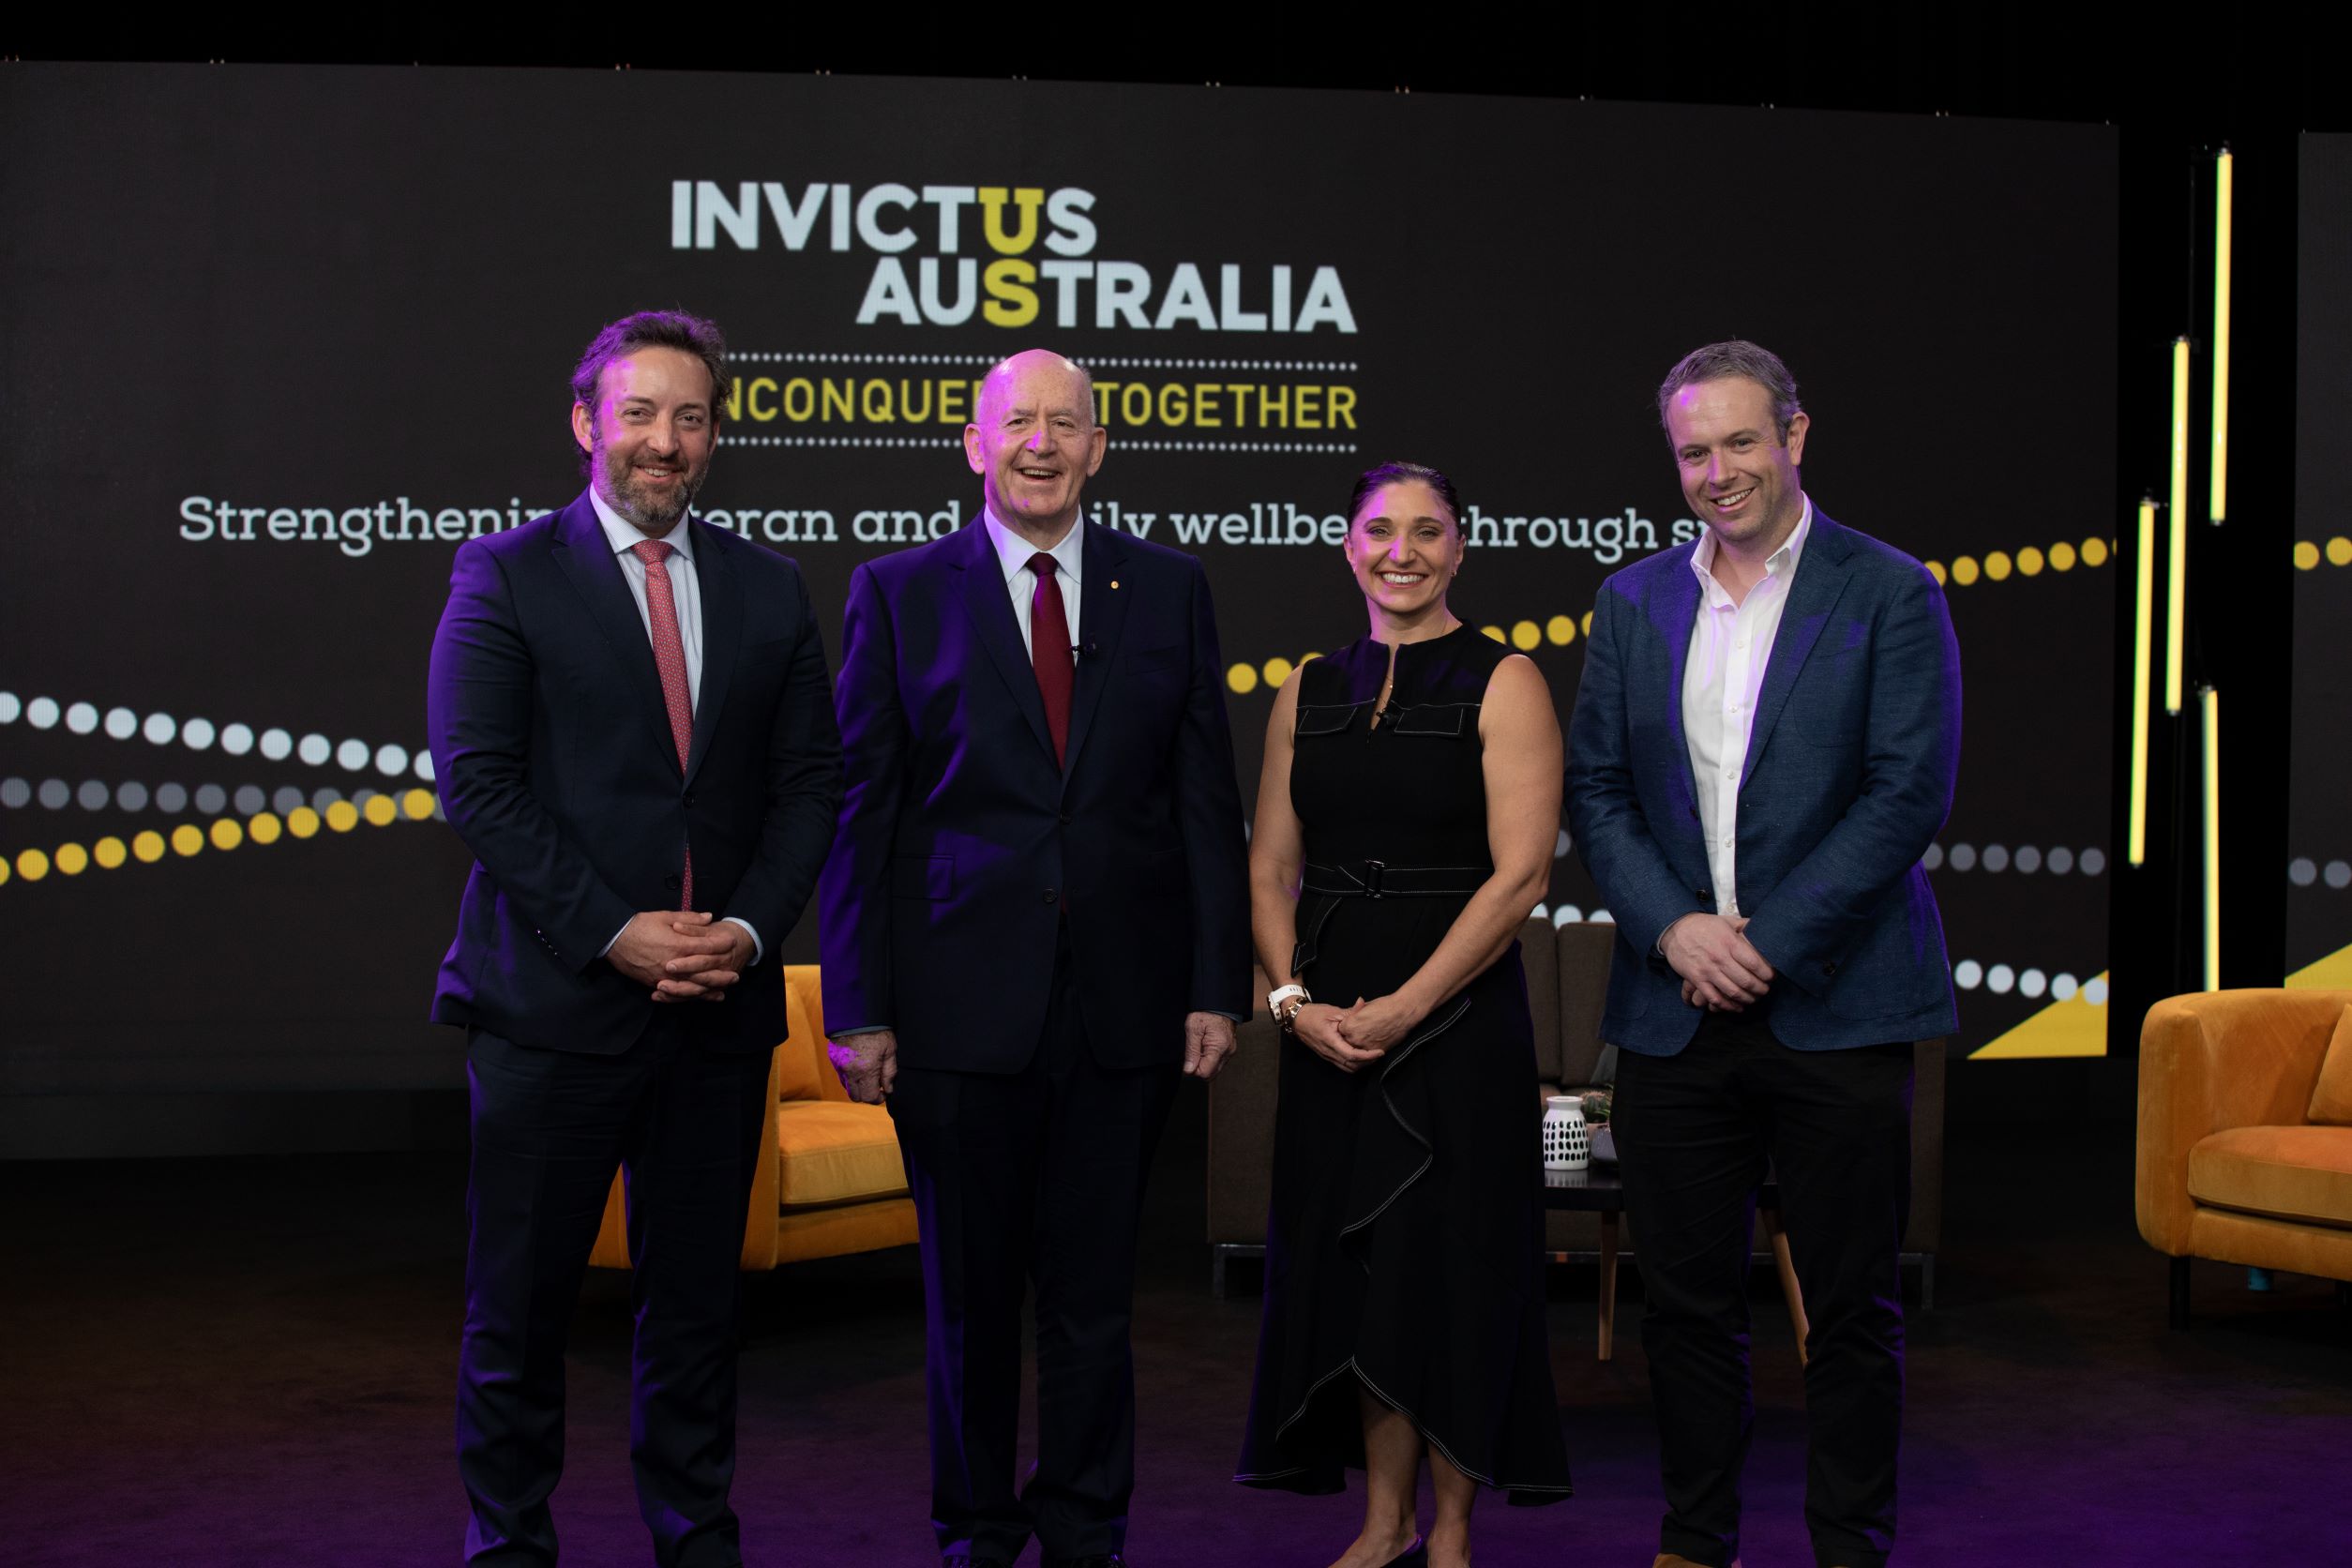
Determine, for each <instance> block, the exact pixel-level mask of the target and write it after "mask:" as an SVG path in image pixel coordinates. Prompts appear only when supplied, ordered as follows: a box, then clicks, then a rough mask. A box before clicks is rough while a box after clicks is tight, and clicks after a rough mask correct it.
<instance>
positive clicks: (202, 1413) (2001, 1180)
mask: <svg viewBox="0 0 2352 1568" xmlns="http://www.w3.org/2000/svg"><path fill="white" fill-rule="evenodd" d="M1200 1143H1201V1140H1200V1113H1199V1095H1198V1093H1194V1094H1193V1095H1192V1096H1191V1097H1190V1098H1189V1099H1188V1100H1187V1102H1186V1105H1185V1108H1184V1109H1183V1110H1182V1111H1180V1113H1179V1116H1178V1118H1177V1121H1176V1123H1175V1125H1174V1126H1173V1127H1172V1128H1171V1131H1170V1134H1169V1144H1168V1150H1167V1151H1166V1153H1165V1155H1164V1157H1163V1160H1162V1168H1161V1170H1160V1173H1159V1177H1158V1180H1157V1183H1156V1185H1155V1189H1154V1197H1153V1218H1152V1224H1153V1237H1154V1245H1153V1248H1152V1250H1151V1257H1150V1260H1149V1262H1148V1263H1147V1264H1146V1267H1145V1271H1144V1278H1143V1280H1142V1282H1141V1288H1140V1291H1139V1300H1138V1385H1139V1408H1140V1412H1141V1413H1140V1424H1139V1434H1138V1442H1139V1451H1140V1454H1141V1456H1142V1482H1141V1485H1140V1487H1139V1489H1138V1495H1137V1498H1136V1502H1135V1516H1134V1526H1133V1533H1132V1536H1131V1538H1130V1542H1129V1545H1130V1548H1131V1555H1132V1557H1133V1558H1134V1560H1135V1561H1136V1563H1137V1564H1138V1568H1174V1565H1176V1564H1180V1563H1183V1564H1193V1563H1204V1562H1206V1563H1246V1564H1259V1563H1263V1564H1270V1565H1276V1568H1288V1565H1298V1568H1320V1565H1321V1564H1323V1563H1324V1562H1326V1561H1328V1560H1329V1559H1330V1557H1331V1556H1332V1555H1333V1554H1334V1552H1335V1551H1336V1550H1337V1548H1338V1547H1339V1546H1340V1545H1342V1544H1344V1543H1345V1542H1346V1541H1347V1540H1348V1539H1349V1537H1350V1536H1351V1535H1352V1533H1353V1529H1354V1524H1355V1522H1356V1518H1357V1510H1358V1509H1359V1507H1360V1506H1361V1498H1360V1494H1356V1493H1351V1494H1349V1495H1348V1496H1344V1497H1335V1498H1321V1499H1298V1498H1292V1497H1289V1496H1287V1495H1282V1494H1273V1493H1262V1492H1257V1491H1251V1490H1246V1489H1244V1488H1242V1487H1238V1486H1235V1485H1232V1484H1231V1482H1230V1481H1229V1479H1228V1477H1229V1475H1230V1473H1231V1470H1232V1462H1233V1458H1234V1454H1235V1448H1236V1443H1237V1440H1238V1437H1239V1432H1240V1427H1241V1422H1242V1415H1243V1410H1244V1402H1245V1400H1246V1397H1247V1380H1248V1375H1249V1364H1250V1357H1251V1354H1252V1349H1253V1346H1254V1339H1255V1334H1256V1329H1257V1313H1258V1302H1257V1299H1256V1297H1255V1295H1254V1294H1253V1293H1251V1291H1250V1290H1249V1289H1246V1287H1248V1286H1251V1285H1253V1284H1254V1281H1253V1280H1252V1279H1251V1278H1250V1276H1249V1274H1248V1273H1247V1272H1246V1271H1239V1272H1238V1279H1237V1282H1238V1283H1240V1284H1242V1285H1243V1286H1244V1287H1245V1288H1244V1289H1243V1290H1241V1291H1239V1292H1237V1293H1236V1294H1235V1295H1234V1296H1233V1297H1232V1298H1230V1299H1228V1300H1222V1301H1220V1300H1217V1299H1214V1297H1213V1296H1212V1295H1211V1294H1210V1291H1209V1288H1208V1284H1209V1269H1208V1263H1207V1257H1206V1249H1205V1248H1204V1247H1203V1246H1201V1245H1200V1244H1199V1241H1198V1240H1197V1238H1198V1237H1199V1234H1200V1230H1199V1214H1200V1206H1199V1184H1200V1168H1201V1153H1200ZM463 1182H464V1160H463V1155H462V1153H449V1152H441V1153H422V1154H404V1155H347V1156H331V1157H330V1156H304V1157H300V1158H286V1159H268V1160H264V1159H234V1160H185V1161H145V1162H115V1163H104V1164H45V1165H38V1166H36V1165H15V1166H9V1167H0V1183H4V1184H5V1191H6V1199H5V1202H6V1207H5V1211H4V1212H5V1214H6V1215H7V1234H8V1252H7V1261H6V1271H5V1277H4V1278H0V1292H4V1295H0V1301H4V1302H5V1320H4V1325H0V1326H4V1327H5V1333H0V1356H4V1357H5V1366H6V1373H5V1381H4V1382H0V1443H4V1444H5V1465H0V1476H5V1497H6V1502H5V1504H0V1563H6V1564H10V1565H28V1568H29V1565H31V1564H76V1565H80V1564H92V1565H96V1564H107V1565H125V1564H134V1565H145V1564H173V1565H178V1564H187V1565H190V1568H215V1565H221V1568H225V1565H228V1564H233V1563H234V1564H238V1565H249V1564H280V1563H303V1564H326V1565H335V1568H341V1565H345V1564H349V1565H354V1568H357V1565H372V1564H384V1565H400V1568H406V1565H411V1564H440V1563H454V1562H455V1561H456V1560H457V1559H458V1556H459V1544H460V1538H461V1531H462V1529H463V1516H462V1503H461V1500H460V1494H459V1491H458V1486H457V1482H456V1478H455V1474H454V1467H453V1463H452V1460H451V1457H450V1444H451V1430H452V1416H451V1386H452V1380H453V1378H454V1375H455V1372H454V1369H455V1364H456V1352H457V1330H458V1321H459V1315H460V1227H461V1223H462V1214H461V1207H460V1200H461V1197H462V1189H463ZM1946 1190H1947V1215H1948V1217H1947V1222H1946V1234H1945V1239H1944V1250H1943V1255H1942V1259H1941V1262H1940V1265H1939V1275H1938V1280H1937V1302H1936V1305H1935V1310H1933V1311H1932V1312H1927V1313H1923V1314H1922V1313H1917V1312H1915V1313H1914V1315H1913V1318H1912V1325H1911V1356H1910V1405H1909V1416H1908V1421H1907V1433H1906V1445H1905V1450H1904V1455H1903V1494H1902V1545H1901V1549H1900V1550H1899V1552H1898V1554H1897V1556H1898V1560H1900V1561H1902V1562H1905V1563H1910V1564H1918V1565H1922V1568H1925V1565H1930V1564H1968V1565H1978V1564H1995V1563H1998V1564H2038V1563H2138V1562H2160V1561H2162V1562H2173V1561H2194V1562H2197V1563H2204V1564H2234V1563H2249V1564H2251V1563H2267V1562H2281V1563H2298V1564H2301V1563H2314V1564H2317V1563H2345V1562H2352V1502H2347V1500H2346V1492H2347V1477H2352V1312H2347V1311H2345V1310H2344V1308H2342V1307H2341V1306H2340V1305H2339V1304H2338V1303H2337V1297H2336V1292H2335V1291H2334V1289H2333V1288H2332V1287H2331V1286H2329V1285H2327V1284H2326V1283H2324V1282H2320V1281H2314V1280H2309V1279H2291V1278H2282V1279H2280V1280H2279V1281H2278V1282H2277V1288H2276V1289H2273V1290H2272V1291H2270V1292H2269V1293H2264V1294H2256V1293H2253V1292H2250V1291H2249V1290H2248V1289H2246V1274H2245V1271H2243V1270H2234V1269H2225V1268H2222V1267H2220V1266H2209V1265H2199V1267H2198V1271H2197V1280H2196V1287H2197V1303H2198V1309H2199V1311H2198V1319H2197V1322H2196V1325H2195V1327H2194V1329H2193V1330H2192V1331H2191V1332H2188V1333H2185V1334H2184V1333H2173V1332H2170V1331H2168V1330H2167V1329H2166V1327H2165V1325H2164V1260H2163V1259H2160V1258H2158V1257H2157V1256H2156V1255H2154V1254H2153V1253H2151V1252H2150V1251H2149V1250H2148V1248H2147V1247H2146V1246H2145V1245H2143V1244H2141V1243H2140V1242H2139V1240H2138V1238H2137V1236H2136V1234H2135V1232H2134V1231H2133V1223H2132V1201H2131V1199H2132V1195H2131V1159H2130V1129H2129V1127H2128V1126H2120V1125H2117V1126H2109V1127H2105V1128H2092V1129H2090V1130H2089V1131H2088V1132H2086V1131H2085V1130H2084V1129H2083V1128H2081V1127H2079V1126H2074V1127H2066V1128H2058V1127H2039V1128H2038V1127H2034V1126H2030V1125H2028V1126H2022V1127H2020V1126H2011V1127H2007V1128H2005V1129H2000V1130H1998V1131H1997V1132H1996V1133H1995V1134H1994V1135H1993V1136H1992V1138H1986V1137H1984V1136H1983V1135H1980V1136H1978V1137H1976V1138H1973V1139H1972V1138H1968V1137H1964V1136H1963V1129H1961V1128H1958V1127H1955V1128H1954V1131H1953V1138H1952V1149H1951V1153H1950V1167H1949V1179H1948V1183H1947V1189H1946ZM1593 1285H1594V1280H1593V1275H1592V1272H1591V1269H1589V1268H1577V1267H1574V1266H1566V1267H1558V1268H1555V1270H1554V1279H1553V1289H1552V1329H1553V1343H1552V1354H1553V1362H1554V1366H1555V1371H1556V1375H1557V1377H1558V1380H1559V1387H1560V1404H1561V1420H1562V1422H1563V1423H1564V1425H1565V1427H1566V1430H1567V1434H1568V1441H1569V1449H1570V1455H1571V1458H1572V1461H1573V1462H1574V1464H1575V1466H1576V1481H1577V1485H1578V1488H1579V1495H1578V1496H1577V1497H1576V1499H1575V1500H1572V1501H1569V1502H1566V1503H1563V1504H1560V1505H1559V1506H1556V1507H1551V1508H1541V1509H1508V1508H1504V1507H1501V1506H1499V1505H1496V1504H1494V1503H1491V1502H1490V1503H1489V1504H1487V1505H1485V1506H1484V1507H1482V1510H1481V1513H1480V1515H1479V1536H1478V1558H1479V1560H1480V1562H1481V1563H1482V1564H1493V1565H1509V1564H1537V1563H1545V1564H1548V1563H1563V1564H1580V1565H1581V1564H1596V1565H1597V1564H1628V1565H1641V1564H1647V1563H1648V1562H1649V1560H1650V1557H1651V1551H1652V1549H1653V1545H1652V1544H1653V1543H1654V1541H1655V1538H1656V1537H1655V1533H1654V1531H1655V1522H1656V1516H1657V1512H1658V1502H1657V1487H1656V1478H1655V1472H1654V1469H1653V1465H1654V1458H1655V1448H1654V1441H1655V1440H1654V1437H1653V1435H1652V1430H1651V1419H1650V1409H1649V1398H1648V1388H1647V1379H1646V1374H1645V1369H1644V1366H1643V1362H1642V1355H1641V1348H1640V1342H1639V1334H1638V1332H1637V1322H1638V1316H1639V1302H1638V1295H1639V1285H1638V1281H1637V1279H1636V1278H1635V1277H1633V1276H1632V1274H1630V1272H1629V1274H1628V1277H1627V1279H1626V1280H1625V1282H1624V1288H1623V1290H1622V1292H1621V1293H1622V1296H1623V1298H1624V1301H1623V1304H1622V1309H1621V1335H1620V1339H1619V1354H1618V1359H1616V1360H1615V1361H1614V1362H1610V1363H1606V1364H1603V1363H1597V1362H1595V1361H1594V1359H1593V1344H1592V1341H1593V1328H1594V1307H1593V1303H1592V1290H1593ZM1754 1294H1755V1301H1756V1383H1757V1405H1758V1410H1757V1421H1756V1451H1755V1455H1754V1456H1753V1458H1752V1460H1751V1462H1750V1465H1749V1470H1748V1485H1747V1517H1748V1533H1747V1540H1746V1552H1745V1556H1746V1561H1747V1563H1748V1565H1749V1568H1779V1565H1784V1564H1786V1565H1791V1568H1795V1565H1801V1564H1805V1563H1809V1562H1810V1561H1811V1554H1810V1552H1809V1550H1808V1548H1807V1546H1806V1544H1805V1538H1804V1533H1803V1525H1802V1516H1801V1507H1800V1505H1801V1491H1802V1470H1803V1457H1802V1452H1803V1438H1804V1416H1803V1408H1802V1393H1801V1383H1800V1373H1799V1370H1798V1367H1797V1364H1796V1359H1795V1356H1794V1354H1793V1351H1792V1349H1791V1348H1790V1345H1789V1341H1788V1337H1787V1318H1786V1315H1785V1314H1784V1312H1783V1311H1782V1309H1781V1308H1780V1306H1779V1304H1778V1302H1777V1300H1776V1297H1775V1296H1774V1293H1773V1291H1772V1282H1771V1280H1770V1279H1769V1277H1767V1276H1764V1275H1759V1276H1758V1277H1757V1279H1756V1289H1755V1292H1754ZM750 1301H751V1313H752V1321H753V1334H754V1339H753V1342H752V1343H751V1345H750V1346H749V1347H748V1348H747V1349H746V1352H745V1360H744V1370H743V1384H744V1409H743V1420H742V1444H741V1447H742V1460H741V1466H740V1470H739V1473H738V1477H737V1484H736V1489H735V1500H736V1505H737V1507H738V1509H739V1511H740V1512H741V1513H742V1515H743V1517H744V1539H745V1545H746V1554H747V1557H748V1559H749V1560H750V1561H751V1562H753V1563H757V1564H762V1565H777V1568H781V1565H786V1564H798V1563H856V1564H864V1563H892V1564H898V1563H903V1564H908V1565H910V1568H915V1565H921V1564H924V1563H926V1562H927V1561H929V1560H930V1554H929V1551H928V1549H927V1547H928V1531H927V1523H926V1518H925V1515H926V1498H927V1480H926V1473H925V1470H926V1467H925V1459H924V1454H923V1440H922V1429H923V1427H922V1398H923V1386H922V1370H921V1354H922V1323H921V1303H920V1299H919V1293H918V1281H917V1273H916V1266H915V1260H914V1258H913V1255H912V1251H900V1252H896V1253H888V1254H877V1255H872V1256H868V1257H864V1258H855V1259H837V1260H833V1261H829V1262H825V1263H820V1264H813V1265H803V1266H800V1267H796V1268H792V1269H788V1270H785V1271H783V1272H782V1273H780V1274H776V1275H775V1276H773V1277H768V1278H761V1279H758V1280H756V1281H754V1282H753V1284H752V1290H751V1297H750ZM627 1349H628V1319H627V1312H626V1296H625V1289H624V1281H623V1280H622V1279H621V1278H619V1277H618V1276H614V1275H596V1276H594V1277H593V1278H592V1281H591V1284H590V1287H589V1289H588V1290H587V1292H586V1293H585V1296H584V1299H583V1301H582V1303H581V1306H580V1316H579V1321H578V1327H577V1330H576V1332H575V1334H574V1338H573V1352H574V1353H573V1370H572V1378H571V1418H570V1433H571V1440H570V1463H569V1468H568V1470H567V1472H566V1475H565V1482H564V1485H563V1488H562V1490H561V1491H560V1492H559V1493H558V1494H557V1499H556V1501H557V1507H558V1521H559V1525H560V1528H561V1530H562V1531H563V1535H564V1540H565V1560H566V1561H567V1562H576V1563H580V1564H605V1563H612V1564H619V1563H639V1562H644V1561H647V1560H649V1559H650V1554H649V1552H648V1551H647V1548H646V1544H645V1537H644V1535H643V1532H642V1530H641V1526H640V1524H639V1522H638V1519H637V1515H636V1507H635V1502H634V1500H633V1499H632V1497H631V1494H630V1490H629V1483H628V1467H627V1460H626V1453H625V1447H626V1394H627Z"/></svg>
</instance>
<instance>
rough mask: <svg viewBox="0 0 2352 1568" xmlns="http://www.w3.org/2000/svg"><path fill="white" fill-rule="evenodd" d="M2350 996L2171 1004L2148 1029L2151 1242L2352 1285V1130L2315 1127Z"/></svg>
mask: <svg viewBox="0 0 2352 1568" xmlns="http://www.w3.org/2000/svg"><path fill="white" fill-rule="evenodd" d="M2347 1004H2352V991H2345V990H2239V991H2205V992H2200V993H2198V994H2195V995H2191V996H2176V997H2168V998H2166V999H2165V1000H2164V1001H2163V1002H2160V1003H2157V1004H2156V1005H2155V1006H2153V1007H2151V1008H2149V1009H2148V1019H2147V1022H2146V1023H2144V1024H2143V1025H2142V1026H2141V1029H2140V1101H2139V1153H2138V1158H2137V1162H2136V1169H2135V1172H2134V1179H2133V1188H2134V1195H2135V1201H2136V1206H2137V1208H2138V1211H2139V1222H2140V1234H2141V1236H2143V1237H2144V1238H2146V1239H2147V1242H2148V1245H2150V1246H2152V1247H2154V1248H2155V1249H2156V1250H2157V1251H2159V1252H2162V1253H2166V1254H2169V1255H2170V1256H2171V1258H2172V1324H2173V1327H2175V1328H2185V1327H2186V1326H2187V1325H2188V1319H2189V1260H2190V1259H2192V1258H2209V1259H2213V1260H2215V1261H2217V1262H2223V1263H2242V1264H2246V1265H2248V1266H2250V1267H2253V1268H2258V1269H2283V1270H2285V1271H2288V1272H2289V1273H2293V1274H2316V1275H2319V1276H2321V1277H2322V1278H2327V1279H2337V1280H2352V1127H2336V1126H2314V1125H2313V1124H2311V1123H2308V1122H2306V1121H2305V1119H2304V1115H2305V1110H2306V1108H2308V1107H2309V1105H2310V1104H2311V1095H2312V1087H2313V1085H2314V1084H2315V1083H2316V1082H2317V1081H2318V1079H2319V1065H2320V1063H2321V1062H2322V1061H2324V1060H2325V1059H2326V1057H2327V1054H2328V1042H2329V1037H2330V1036H2331V1035H2332V1034H2333V1033H2334V1031H2335V1027H2336V1020H2337V1019H2338V1018H2341V1017H2343V1014H2344V1007H2345V1006H2346V1005H2347Z"/></svg>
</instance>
